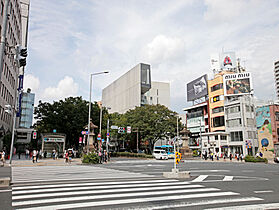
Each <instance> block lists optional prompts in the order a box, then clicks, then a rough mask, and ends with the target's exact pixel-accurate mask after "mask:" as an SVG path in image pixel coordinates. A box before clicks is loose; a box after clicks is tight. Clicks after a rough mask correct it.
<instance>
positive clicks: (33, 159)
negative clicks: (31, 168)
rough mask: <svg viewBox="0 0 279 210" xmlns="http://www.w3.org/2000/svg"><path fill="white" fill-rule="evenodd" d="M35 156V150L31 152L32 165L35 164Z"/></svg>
mask: <svg viewBox="0 0 279 210" xmlns="http://www.w3.org/2000/svg"><path fill="white" fill-rule="evenodd" d="M36 156H37V154H36V150H35V149H34V150H33V153H32V157H33V158H32V161H33V163H35V161H36Z"/></svg>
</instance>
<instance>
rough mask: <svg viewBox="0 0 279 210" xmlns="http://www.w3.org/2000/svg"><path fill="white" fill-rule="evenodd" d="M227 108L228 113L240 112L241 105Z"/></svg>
mask: <svg viewBox="0 0 279 210" xmlns="http://www.w3.org/2000/svg"><path fill="white" fill-rule="evenodd" d="M227 110H228V113H238V112H240V107H239V106H235V107H230V108H228V109H227Z"/></svg>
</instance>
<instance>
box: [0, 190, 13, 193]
mask: <svg viewBox="0 0 279 210" xmlns="http://www.w3.org/2000/svg"><path fill="white" fill-rule="evenodd" d="M10 191H12V190H0V193H2V192H10Z"/></svg>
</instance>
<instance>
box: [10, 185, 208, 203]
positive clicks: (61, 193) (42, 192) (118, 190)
mask: <svg viewBox="0 0 279 210" xmlns="http://www.w3.org/2000/svg"><path fill="white" fill-rule="evenodd" d="M200 187H203V186H202V185H180V186H164V187H143V188H123V189H107V190H94V191H93V190H88V191H74V192H57V193H51V194H50V193H44V191H41V193H36V194H28V195H15V196H13V200H18V199H28V198H43V197H56V196H72V195H86V194H99V193H113V192H116V193H117V192H134V191H150V190H168V189H180V188H182V189H184V188H200ZM194 190H195V189H194ZM175 191H177V190H174V192H175ZM160 193H162V194H164V193H170V191H164V192H163V191H162V192H160Z"/></svg>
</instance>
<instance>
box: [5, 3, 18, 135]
mask: <svg viewBox="0 0 279 210" xmlns="http://www.w3.org/2000/svg"><path fill="white" fill-rule="evenodd" d="M4 3H5V0H1V5H0V6H1V8H0V11H1V14H0V24H1V30H2V29H3V19H4V14H3V13H4V7H5V5H4ZM21 13H22V11H21V4H20V1H19V0H10V1H9V5H8V15H9V18H8V21H7V33H6V49H7V53H5V54H4V58H3V60H4V63H3V67H0V68H1V70H0V74H1V85H0V127H1V128H2V129H3V130H4V131H5V132H6V131H8V130H10V131H11V130H12V124H13V122H12V121H13V120H12V119H13V115H12V114H9V113H6V112H5V105H11V106H12V107H14V106H15V104H16V99H17V96H16V94H17V93H16V91H17V88H18V86H17V84H18V76H19V68H18V67H17V65H16V62H15V60H14V55H13V54H14V51H15V48H14V47H15V46H16V45H18V44H21V43H22V20H21ZM7 46H10V47H7Z"/></svg>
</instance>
